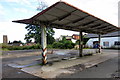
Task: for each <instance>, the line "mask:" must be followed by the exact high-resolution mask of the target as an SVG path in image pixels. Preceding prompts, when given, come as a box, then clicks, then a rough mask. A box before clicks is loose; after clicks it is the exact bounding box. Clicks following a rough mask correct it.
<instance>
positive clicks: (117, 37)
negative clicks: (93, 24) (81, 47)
mask: <svg viewBox="0 0 120 80" xmlns="http://www.w3.org/2000/svg"><path fill="white" fill-rule="evenodd" d="M119 33H120V31H117V32H112V33H108V34H105V35H101V47H103V48H110V47H120V34H119ZM86 37H89V38H90V39H89V40H88V42H87V43H86V45H87V46H88V47H94V46H96V45H95V44H96V43H98V35H97V34H87V35H86Z"/></svg>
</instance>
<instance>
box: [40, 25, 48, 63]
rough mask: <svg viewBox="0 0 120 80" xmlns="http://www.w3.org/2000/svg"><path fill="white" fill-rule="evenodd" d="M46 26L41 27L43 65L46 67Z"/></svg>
mask: <svg viewBox="0 0 120 80" xmlns="http://www.w3.org/2000/svg"><path fill="white" fill-rule="evenodd" d="M46 36H47V35H46V26H45V25H42V26H41V45H42V64H43V65H45V64H46V63H47V55H46V53H47V48H46V46H47V40H46Z"/></svg>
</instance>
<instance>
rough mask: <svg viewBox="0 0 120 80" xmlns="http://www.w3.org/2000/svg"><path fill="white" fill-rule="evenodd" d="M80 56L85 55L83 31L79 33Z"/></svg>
mask: <svg viewBox="0 0 120 80" xmlns="http://www.w3.org/2000/svg"><path fill="white" fill-rule="evenodd" d="M79 38H80V39H79V57H83V34H82V31H80V33H79Z"/></svg>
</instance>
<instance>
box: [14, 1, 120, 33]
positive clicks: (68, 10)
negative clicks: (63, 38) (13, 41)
mask: <svg viewBox="0 0 120 80" xmlns="http://www.w3.org/2000/svg"><path fill="white" fill-rule="evenodd" d="M13 22H17V23H24V24H33V25H46V27H52V28H57V29H65V30H72V31H77V32H80V31H82V32H86V33H94V34H107V33H111V32H115V31H118V30H120V28H118V27H116V26H114V25H113V24H110V23H108V22H106V21H104V20H102V19H100V18H98V17H95V16H94V15H91V14H89V13H87V12H85V11H83V10H81V9H78V8H76V7H74V6H72V5H70V4H68V3H66V2H63V1H60V2H57V3H55V4H53V5H52V6H50V7H48V8H47V9H45V10H43V11H41V12H39V13H38V14H36V15H34V16H33V17H31V18H29V19H23V20H16V21H13Z"/></svg>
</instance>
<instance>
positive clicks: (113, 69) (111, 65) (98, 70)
mask: <svg viewBox="0 0 120 80" xmlns="http://www.w3.org/2000/svg"><path fill="white" fill-rule="evenodd" d="M118 60H119V61H120V57H119V58H118V57H115V58H112V59H110V60H107V61H105V62H103V63H101V64H98V65H96V66H94V67H91V68H88V69H85V70H83V71H81V72H80V71H79V72H77V73H74V74H71V75H70V74H61V75H60V76H58V78H113V77H114V76H117V74H118V73H117V71H118ZM119 66H120V63H119Z"/></svg>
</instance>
